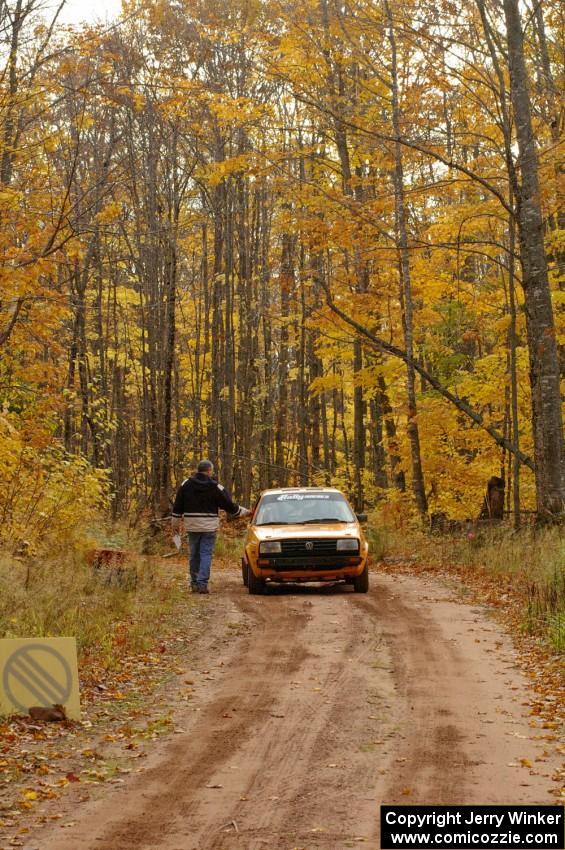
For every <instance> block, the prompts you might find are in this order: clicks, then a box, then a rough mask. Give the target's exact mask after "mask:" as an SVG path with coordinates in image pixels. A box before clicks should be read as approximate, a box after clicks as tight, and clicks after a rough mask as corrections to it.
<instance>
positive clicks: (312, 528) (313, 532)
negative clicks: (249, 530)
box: [253, 522, 360, 540]
mask: <svg viewBox="0 0 565 850" xmlns="http://www.w3.org/2000/svg"><path fill="white" fill-rule="evenodd" d="M253 533H254V534H255V536H256V538H257V539H258V540H286V539H292V540H296V539H297V538H298V539H306V540H309V539H312V538H313V537H316V538H320V537H360V528H359V525H358V524H357V523H356V522H348V523H347V524H346V523H344V522H320V523H317V522H316V523H314V522H312V523H308V524H307V525H304V524H303V523H293V524H292V525H254V526H253Z"/></svg>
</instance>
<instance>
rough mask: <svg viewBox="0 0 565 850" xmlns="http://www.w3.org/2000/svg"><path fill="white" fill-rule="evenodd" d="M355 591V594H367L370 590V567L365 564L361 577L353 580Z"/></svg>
mask: <svg viewBox="0 0 565 850" xmlns="http://www.w3.org/2000/svg"><path fill="white" fill-rule="evenodd" d="M353 590H354V591H355V593H367V592H368V590H369V567H368V566H367V564H365V567H364V569H363V572H362V573H361V575H360V576H355V578H354V579H353Z"/></svg>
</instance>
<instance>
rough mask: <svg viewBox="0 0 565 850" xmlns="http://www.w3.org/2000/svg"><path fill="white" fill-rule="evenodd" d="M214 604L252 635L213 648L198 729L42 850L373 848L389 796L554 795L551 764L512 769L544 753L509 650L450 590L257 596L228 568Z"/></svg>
mask: <svg viewBox="0 0 565 850" xmlns="http://www.w3.org/2000/svg"><path fill="white" fill-rule="evenodd" d="M203 604H207V602H206V601H205V600H203ZM212 605H213V606H214V613H213V614H212V622H211V625H210V627H209V628H210V630H211V631H213V622H214V618H216V622H217V623H218V626H219V625H220V623H221V622H222V620H223V621H224V622H225V618H226V612H227V610H228V608H229V607H231V608H232V609H233V608H234V606H235V608H236V610H237V611H238V618H239V619H242V620H243V621H244V622H245V623H246V625H247V631H246V634H245V635H244V636H242V635H239V636H237V637H234V639H233V642H232V643H230V645H229V646H228V647H227V648H226V647H225V646H224V647H223V648H222V649H218V648H216V647H214V648H213V649H211V650H210V651H209V653H208V654H207V655H206V660H207V662H208V663H212V652H214V653H217V654H216V655H215V657H214V663H216V664H223V666H222V668H221V669H222V671H223V672H222V675H221V676H220V677H219V678H217V680H215V681H214V682H213V683H212V684H210V685H209V686H208V690H207V692H206V693H204V694H202V696H201V697H200V702H199V705H197V706H192V707H191V709H189V710H186V709H183V712H184V713H183V714H180V713H179V716H178V723H179V725H181V726H182V727H183V730H186V731H183V732H182V733H180V734H178V735H175V736H174V737H172V738H170V739H169V740H168V741H167V742H164V743H163V744H161V745H160V746H159V748H158V749H156V750H155V751H154V754H153V756H152V757H151V758H150V760H149V765H148V769H147V770H146V771H144V772H143V773H141V774H138V775H137V776H131V777H129V779H128V781H127V782H126V784H125V785H124V786H123V787H122V789H121V790H120V791H118V792H116V793H111V794H108V795H107V796H106V797H104V798H103V799H101V800H99V801H97V802H95V803H89V804H87V805H86V806H85V807H84V808H83V809H82V811H81V814H80V816H79V817H78V819H77V821H76V825H75V826H73V827H70V828H68V829H66V830H65V831H64V833H63V832H62V831H61V830H56V829H54V828H53V829H51V831H50V833H45V834H44V836H43V837H44V840H43V841H42V842H41V843H40V844H39V845H37V844H33V845H30V847H31V846H34V847H35V846H40V847H41V850H95V848H96V850H134V848H140V850H157V848H158V850H236V848H237V850H293V848H305V850H316V848H320V850H344V848H347V847H355V846H360V844H358V843H357V842H359V841H363V842H364V843H365V846H369V847H371V848H372V850H375V848H377V847H378V839H377V837H376V836H377V834H378V806H379V804H380V803H405V804H406V803H473V802H483V803H487V802H488V803H494V802H540V801H542V802H551V799H550V798H548V796H547V791H548V788H549V786H550V784H551V782H550V779H549V776H550V773H551V764H550V760H549V761H548V762H546V763H544V762H542V763H541V764H540V769H539V770H536V771H535V772H533V773H532V772H531V771H530V773H529V774H528V772H526V771H524V770H523V769H522V768H521V767H520V766H519V764H517V763H516V762H515V760H516V758H517V757H519V756H522V757H526V758H530V759H532V760H533V759H535V758H537V757H540V758H543V756H542V750H543V743H542V742H540V741H536V740H533V738H532V730H531V728H530V727H529V726H528V724H527V720H526V719H525V718H524V717H523V716H522V714H521V709H520V707H519V705H518V703H519V701H520V697H521V698H523V688H524V683H523V680H522V679H521V677H520V674H519V673H518V672H517V670H516V666H515V660H514V658H513V656H512V652H511V648H510V646H509V644H508V641H507V640H506V639H505V638H503V637H502V638H501V635H500V632H499V631H498V629H497V628H496V627H495V626H494V625H493V624H492V623H491V622H490V621H489V620H488V619H486V618H485V616H484V613H482V612H480V611H477V610H476V609H473V608H471V607H470V606H468V605H461V604H458V603H456V602H455V601H453V599H452V598H449V597H448V596H447V593H446V591H445V589H443V588H442V587H441V586H439V585H437V584H435V585H434V584H433V583H431V582H428V583H426V582H425V581H423V580H421V579H418V580H417V579H410V578H406V577H398V578H391V577H388V576H376V575H373V577H372V588H371V591H370V593H369V594H368V595H367V596H364V595H360V594H354V593H352V592H351V591H350V590H349V588H346V589H344V588H343V587H334V588H332V587H330V588H324V589H323V590H320V589H317V588H310V587H307V588H306V587H298V588H294V589H286V588H281V589H274V590H273V591H271V592H270V593H269V594H268V595H267V596H265V597H250V596H248V595H247V593H246V592H245V591H244V589H243V587H241V585H240V584H239V582H238V581H237V580H236V579H235V578H234V576H233V574H229V575H228V574H227V573H223V574H222V582H221V588H220V591H219V592H218V595H217V597H216V598H215V599H214V600H212ZM477 635H480V638H479V637H477ZM512 688H516V689H517V690H516V691H513V690H512ZM195 708H196V709H199V710H194V709H195ZM481 712H482V713H481ZM512 765H513V766H512ZM214 786H219V787H214Z"/></svg>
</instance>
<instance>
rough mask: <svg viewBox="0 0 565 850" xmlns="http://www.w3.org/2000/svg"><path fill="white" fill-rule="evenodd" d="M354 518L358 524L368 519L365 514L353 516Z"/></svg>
mask: <svg viewBox="0 0 565 850" xmlns="http://www.w3.org/2000/svg"><path fill="white" fill-rule="evenodd" d="M355 516H356V517H357V519H358V520H359V522H367V520H368V519H369V517H368V516H367V514H355Z"/></svg>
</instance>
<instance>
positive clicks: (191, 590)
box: [190, 584, 198, 593]
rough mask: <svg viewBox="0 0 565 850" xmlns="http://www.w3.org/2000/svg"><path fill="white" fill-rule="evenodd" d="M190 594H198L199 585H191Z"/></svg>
mask: <svg viewBox="0 0 565 850" xmlns="http://www.w3.org/2000/svg"><path fill="white" fill-rule="evenodd" d="M190 592H191V593H198V585H197V584H191V585H190Z"/></svg>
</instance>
